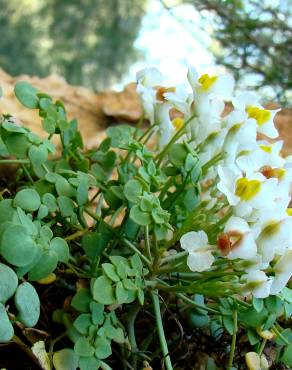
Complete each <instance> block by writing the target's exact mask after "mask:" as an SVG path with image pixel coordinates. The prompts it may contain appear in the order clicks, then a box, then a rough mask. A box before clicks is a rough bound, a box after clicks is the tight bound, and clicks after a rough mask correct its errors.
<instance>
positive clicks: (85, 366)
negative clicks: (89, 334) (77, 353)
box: [79, 356, 100, 370]
mask: <svg viewBox="0 0 292 370" xmlns="http://www.w3.org/2000/svg"><path fill="white" fill-rule="evenodd" d="M99 367H100V361H99V360H98V359H97V358H95V357H93V356H92V357H80V359H79V368H80V370H97V369H99Z"/></svg>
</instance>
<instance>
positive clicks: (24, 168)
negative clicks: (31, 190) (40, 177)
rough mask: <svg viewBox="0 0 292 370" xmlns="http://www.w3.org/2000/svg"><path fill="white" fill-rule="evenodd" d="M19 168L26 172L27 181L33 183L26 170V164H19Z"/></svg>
mask: <svg viewBox="0 0 292 370" xmlns="http://www.w3.org/2000/svg"><path fill="white" fill-rule="evenodd" d="M21 168H22V169H23V171H24V173H25V174H26V177H27V178H28V180H29V182H30V183H31V184H32V185H33V184H34V182H33V179H32V177H31V176H30V173H29V172H28V170H27V168H26V166H25V165H24V164H21Z"/></svg>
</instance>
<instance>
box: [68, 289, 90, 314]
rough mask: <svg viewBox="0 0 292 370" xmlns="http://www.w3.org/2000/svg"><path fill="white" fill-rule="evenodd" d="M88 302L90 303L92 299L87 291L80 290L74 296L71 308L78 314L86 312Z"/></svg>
mask: <svg viewBox="0 0 292 370" xmlns="http://www.w3.org/2000/svg"><path fill="white" fill-rule="evenodd" d="M90 302H92V297H91V294H90V291H89V289H86V288H81V289H79V290H78V291H77V293H76V294H75V295H74V297H73V299H72V301H71V306H72V307H73V308H75V310H77V311H79V312H88V311H89V304H90Z"/></svg>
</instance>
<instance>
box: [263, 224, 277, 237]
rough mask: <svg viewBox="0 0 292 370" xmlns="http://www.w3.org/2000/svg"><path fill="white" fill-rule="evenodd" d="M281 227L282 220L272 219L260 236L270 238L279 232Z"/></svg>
mask: <svg viewBox="0 0 292 370" xmlns="http://www.w3.org/2000/svg"><path fill="white" fill-rule="evenodd" d="M279 229H280V222H277V221H272V222H270V223H269V224H268V225H266V226H265V228H264V229H263V231H262V232H261V235H260V236H261V238H269V237H271V236H272V235H274V234H276V233H277V232H279Z"/></svg>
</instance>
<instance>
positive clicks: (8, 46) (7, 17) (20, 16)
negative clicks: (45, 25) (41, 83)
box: [0, 0, 46, 76]
mask: <svg viewBox="0 0 292 370" xmlns="http://www.w3.org/2000/svg"><path fill="white" fill-rule="evenodd" d="M38 26H39V24H38V20H37V17H36V13H35V9H33V7H27V6H25V2H24V1H19V0H0V35H1V37H0V66H1V67H2V68H4V69H5V70H6V71H7V72H8V73H10V74H12V75H17V74H19V73H28V74H36V75H40V76H43V75H44V74H45V73H46V71H45V68H44V60H42V58H41V48H40V45H39V41H40V38H41V34H42V29H41V27H38ZM36 28H38V32H36Z"/></svg>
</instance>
